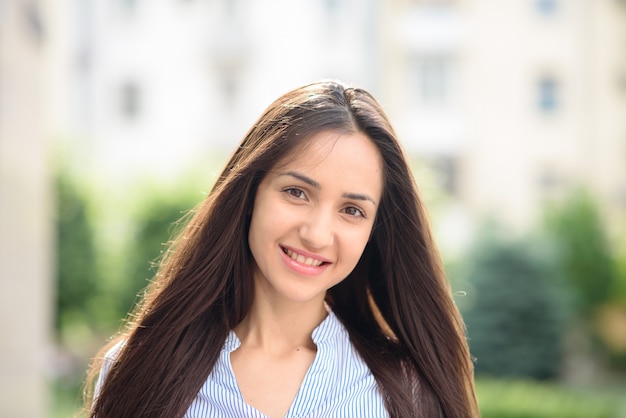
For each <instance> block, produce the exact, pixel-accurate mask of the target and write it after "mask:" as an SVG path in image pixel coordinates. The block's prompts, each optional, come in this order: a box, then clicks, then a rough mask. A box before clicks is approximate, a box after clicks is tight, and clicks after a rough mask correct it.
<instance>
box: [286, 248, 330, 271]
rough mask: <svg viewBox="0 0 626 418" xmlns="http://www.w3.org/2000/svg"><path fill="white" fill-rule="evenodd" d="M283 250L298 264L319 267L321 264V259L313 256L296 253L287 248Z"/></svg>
mask: <svg viewBox="0 0 626 418" xmlns="http://www.w3.org/2000/svg"><path fill="white" fill-rule="evenodd" d="M285 251H286V253H287V255H288V256H289V257H290V258H292V259H293V260H296V261H297V262H298V263H300V264H304V265H307V266H315V267H319V266H321V265H322V263H323V261H321V260H317V259H315V258H311V257H305V256H303V255H301V254H296V253H294V252H293V251H291V250H288V249H286V248H285Z"/></svg>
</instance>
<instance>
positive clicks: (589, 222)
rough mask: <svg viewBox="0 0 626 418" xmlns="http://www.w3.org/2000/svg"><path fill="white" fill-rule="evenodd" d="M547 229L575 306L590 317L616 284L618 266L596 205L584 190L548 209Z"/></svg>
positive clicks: (585, 315) (583, 314) (606, 298)
mask: <svg viewBox="0 0 626 418" xmlns="http://www.w3.org/2000/svg"><path fill="white" fill-rule="evenodd" d="M546 220H547V222H546V224H547V229H548V231H549V232H550V233H551V234H552V236H553V238H554V239H555V241H556V243H557V245H558V247H559V248H560V252H559V254H558V256H559V260H560V263H561V264H562V268H563V271H564V273H565V276H566V278H567V281H568V282H569V284H570V287H571V289H572V290H573V292H574V302H575V303H574V307H575V308H576V310H577V311H578V312H579V313H580V314H581V315H582V317H586V318H590V317H592V315H593V313H594V311H595V310H596V309H597V308H598V307H600V306H602V304H604V303H606V302H607V301H608V300H609V299H611V297H612V296H613V294H614V291H615V290H616V289H615V287H616V286H617V279H616V276H617V270H616V266H615V262H614V260H613V257H612V254H611V249H610V246H609V242H608V237H607V234H606V231H605V228H604V225H603V223H602V219H601V216H600V213H599V209H598V207H597V205H596V204H595V202H594V200H593V199H592V197H591V196H590V195H589V194H588V193H585V192H584V191H578V192H576V193H574V194H573V195H572V196H570V197H569V198H568V199H567V200H566V201H565V202H564V204H563V205H562V206H560V207H558V208H553V209H552V210H549V211H548V215H547V217H546Z"/></svg>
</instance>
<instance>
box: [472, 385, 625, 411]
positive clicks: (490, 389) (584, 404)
mask: <svg viewBox="0 0 626 418" xmlns="http://www.w3.org/2000/svg"><path fill="white" fill-rule="evenodd" d="M476 390H477V396H478V403H479V407H480V412H481V416H482V418H616V417H618V416H620V417H621V416H623V415H621V414H623V413H624V412H625V411H624V404H623V401H621V403H620V397H619V396H618V395H612V394H609V393H595V392H591V391H588V390H582V389H575V388H567V387H564V386H560V385H554V384H546V383H537V382H528V381H507V380H486V379H479V380H477V382H476ZM618 414H620V415H618Z"/></svg>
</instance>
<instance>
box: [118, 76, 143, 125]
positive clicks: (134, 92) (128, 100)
mask: <svg viewBox="0 0 626 418" xmlns="http://www.w3.org/2000/svg"><path fill="white" fill-rule="evenodd" d="M140 111H141V92H140V90H139V87H138V86H137V84H135V83H133V82H126V83H124V84H122V86H121V88H120V114H121V115H122V118H124V119H126V120H131V119H136V118H137V117H138V116H139V113H140Z"/></svg>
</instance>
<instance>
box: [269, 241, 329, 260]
mask: <svg viewBox="0 0 626 418" xmlns="http://www.w3.org/2000/svg"><path fill="white" fill-rule="evenodd" d="M280 247H281V248H283V249H287V250H289V251H292V252H294V253H296V254H298V255H302V256H303V257H305V258H314V259H315V260H319V261H322V262H324V263H332V261H330V260H329V259H327V258H324V257H321V256H319V255H317V254H313V253H310V252H308V251H304V250H301V249H299V248H294V247H290V246H288V245H282V244H281V245H280Z"/></svg>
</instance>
